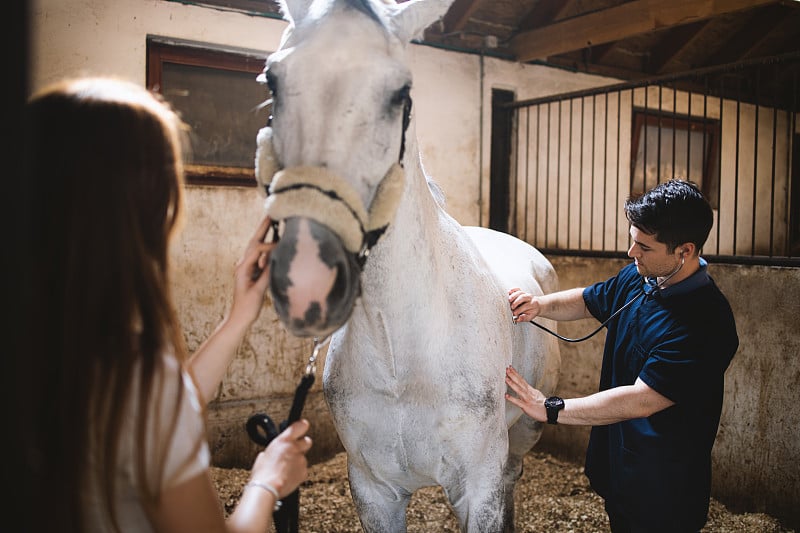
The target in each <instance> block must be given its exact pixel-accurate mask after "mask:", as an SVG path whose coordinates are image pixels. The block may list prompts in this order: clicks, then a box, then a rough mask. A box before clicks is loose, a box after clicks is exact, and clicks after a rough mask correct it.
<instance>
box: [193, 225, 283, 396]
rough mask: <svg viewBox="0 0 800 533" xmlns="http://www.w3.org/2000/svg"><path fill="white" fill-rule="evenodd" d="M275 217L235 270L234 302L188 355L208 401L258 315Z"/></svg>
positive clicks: (260, 230) (261, 229)
mask: <svg viewBox="0 0 800 533" xmlns="http://www.w3.org/2000/svg"><path fill="white" fill-rule="evenodd" d="M271 223H272V221H271V220H270V219H269V217H265V218H264V219H263V220H262V221H261V224H260V225H259V226H258V229H257V230H256V232H255V234H254V235H253V237H252V238H251V239H250V241H249V242H248V244H247V248H246V249H245V252H244V255H243V256H242V258H241V259H240V260H239V263H238V264H237V265H236V270H235V271H234V291H233V303H232V304H231V308H230V311H229V312H228V315H227V316H226V317H225V318H224V319H223V320H222V322H221V323H220V324H219V326H217V329H216V330H215V331H214V333H212V334H211V336H210V337H209V338H208V339H206V341H205V342H204V343H203V344H202V345H200V347H199V348H198V349H197V351H196V352H195V353H194V354H193V355H192V357H190V358H189V362H188V367H189V368H190V369H191V372H192V375H193V377H194V379H195V382H196V383H197V386H198V388H199V389H200V399H201V400H202V401H203V403H204V404H208V402H209V401H211V400H212V399H213V398H214V395H215V394H216V391H217V387H219V384H220V383H221V382H222V378H223V377H224V376H225V372H226V371H227V369H228V366H229V365H230V363H231V361H232V360H233V358H234V356H235V355H236V350H237V349H238V348H239V345H240V344H241V342H242V339H244V336H245V333H247V330H248V329H249V328H250V326H251V325H252V324H253V322H255V320H256V318H258V315H259V313H260V312H261V308H262V306H263V305H264V294H265V293H266V291H267V287H268V286H269V269H268V266H269V254H270V252H271V251H272V249H273V248H274V247H275V244H273V243H265V242H264V238H265V237H266V235H267V231H269V227H270V224H271Z"/></svg>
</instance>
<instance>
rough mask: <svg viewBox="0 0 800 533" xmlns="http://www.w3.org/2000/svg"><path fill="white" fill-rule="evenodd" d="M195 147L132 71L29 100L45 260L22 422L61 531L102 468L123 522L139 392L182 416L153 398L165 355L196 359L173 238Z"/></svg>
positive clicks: (33, 292) (141, 437) (28, 317)
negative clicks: (121, 474)
mask: <svg viewBox="0 0 800 533" xmlns="http://www.w3.org/2000/svg"><path fill="white" fill-rule="evenodd" d="M187 146H188V145H187V144H186V129H185V125H184V124H183V123H182V121H181V120H180V118H179V117H178V116H177V114H176V113H175V112H173V111H172V110H171V109H170V108H169V107H168V106H167V105H166V104H165V103H164V102H163V101H162V100H161V99H160V98H159V97H158V96H157V95H156V94H154V93H151V92H149V91H147V90H146V89H145V88H143V87H141V86H139V85H136V84H134V83H130V82H126V81H122V80H116V79H110V78H83V79H76V80H68V81H64V82H61V83H57V84H55V85H53V86H50V87H48V88H46V89H44V90H42V91H41V92H38V93H37V94H34V95H33V96H32V97H31V99H30V100H29V102H28V104H27V106H26V117H25V165H24V167H25V170H24V176H23V180H24V181H25V182H24V187H25V192H24V195H23V201H26V202H28V205H27V206H26V207H27V210H26V212H27V214H28V216H27V218H28V219H29V220H24V221H22V223H23V228H24V231H25V232H26V238H27V239H29V241H28V244H27V246H28V247H29V249H30V250H31V255H32V257H31V258H30V259H31V262H30V271H29V276H28V278H27V279H29V280H30V283H29V285H30V286H29V287H28V288H27V301H26V302H25V306H24V309H23V310H22V312H23V313H25V314H24V318H25V320H24V322H23V323H24V324H25V325H26V328H25V331H24V334H25V335H27V336H28V344H27V350H26V351H27V353H26V354H24V357H25V361H26V362H25V363H24V364H23V367H22V368H21V370H22V372H20V375H21V376H23V378H22V382H21V383H22V384H21V385H20V386H19V388H20V389H22V388H24V389H25V390H22V391H21V392H20V393H21V394H22V395H23V397H24V401H25V402H27V404H26V405H25V406H24V407H23V409H24V413H25V415H26V416H25V417H24V418H23V420H24V425H23V427H22V428H20V431H21V433H22V435H23V438H25V439H27V446H26V449H27V452H28V453H27V454H26V456H25V458H24V460H25V461H26V462H27V463H26V465H25V467H26V470H27V471H29V472H30V473H31V479H30V480H28V481H27V483H28V485H29V487H30V488H31V490H33V491H37V492H39V491H40V492H41V494H40V495H39V497H41V495H42V494H46V495H48V496H49V497H48V499H47V503H46V506H45V508H43V509H42V511H41V513H39V514H40V516H37V517H33V518H34V519H35V520H39V521H41V522H42V524H41V525H43V526H48V525H49V526H51V527H52V529H51V530H52V531H80V530H81V529H82V528H83V520H84V517H83V512H82V509H83V507H84V504H83V502H82V499H81V498H82V490H83V489H85V487H86V486H87V484H88V483H89V482H90V481H92V480H91V479H90V477H89V476H91V475H92V472H101V473H102V476H101V478H99V479H94V480H93V481H94V482H95V483H97V486H98V487H99V488H100V491H99V492H100V494H103V497H104V498H105V507H106V510H107V511H108V512H109V516H110V517H111V518H112V520H113V522H112V523H113V524H114V525H115V527H116V526H117V522H116V518H115V516H116V515H115V509H114V505H113V501H114V497H115V494H114V487H115V477H116V461H117V451H118V449H119V444H120V439H122V438H130V437H128V436H125V435H122V434H121V433H122V431H121V428H122V427H123V424H124V422H125V413H126V408H129V407H130V406H129V405H128V402H129V401H133V402H137V403H138V404H139V405H140V406H148V405H150V403H149V402H153V401H173V402H174V403H175V405H176V411H175V416H177V405H178V401H177V399H171V398H156V399H155V400H154V399H153V397H154V396H158V395H157V394H155V392H154V389H155V388H156V387H154V376H155V375H157V374H158V370H159V369H160V368H161V364H162V360H163V357H164V354H166V353H170V352H172V353H174V354H176V356H177V357H178V359H179V360H181V361H183V360H185V358H186V350H185V346H184V341H183V336H182V334H181V331H180V328H179V325H178V321H177V318H176V313H175V310H174V306H173V303H172V300H171V297H170V292H169V287H168V281H169V280H168V271H169V269H168V246H169V240H170V237H171V235H172V234H173V233H174V232H175V231H176V230H177V229H178V226H179V221H180V220H181V217H182V215H183V205H182V201H183V161H182V157H183V155H182V154H183V153H184V152H183V151H184V149H185V148H187ZM137 380H138V383H139V387H138V389H135V388H134V387H133V384H134V383H135V382H136V381H137ZM134 390H138V392H137V393H136V394H137V396H136V397H135V398H131V395H132V394H134V393H133V392H132V391H134ZM179 390H180V389H179ZM139 412H141V413H145V412H148V411H147V409H141V410H140V411H139ZM138 418H139V420H136V421H134V422H133V427H134V435H133V439H134V441H133V442H135V443H136V444H135V445H134V450H136V452H135V453H138V455H137V456H135V457H134V464H135V465H136V468H135V470H136V471H135V473H134V474H135V482H136V484H137V487H138V490H139V492H140V496H141V497H142V498H145V501H151V502H152V501H154V500H155V499H156V498H157V497H158V492H159V489H158V487H159V486H160V481H161V480H152V479H147V475H146V473H145V466H144V465H145V464H146V463H145V459H147V460H148V461H153V460H154V459H155V460H156V461H161V462H159V463H157V464H158V465H159V466H161V465H163V460H164V459H163V453H162V457H161V458H152V457H150V458H145V457H144V451H145V450H146V449H147V447H146V446H145V445H144V443H145V433H146V427H147V421H146V420H144V419H145V417H144V416H141V417H138ZM174 420H175V418H174V417H173V422H174ZM128 427H131V426H128ZM151 427H152V426H151ZM172 427H173V431H174V423H173V426H172ZM167 446H168V443H167V444H164V445H163V449H166V447H167ZM90 453H91V454H92V455H93V456H94V460H95V461H96V464H95V465H94V467H92V466H91V465H90V459H89V455H90ZM158 471H160V469H159V470H158Z"/></svg>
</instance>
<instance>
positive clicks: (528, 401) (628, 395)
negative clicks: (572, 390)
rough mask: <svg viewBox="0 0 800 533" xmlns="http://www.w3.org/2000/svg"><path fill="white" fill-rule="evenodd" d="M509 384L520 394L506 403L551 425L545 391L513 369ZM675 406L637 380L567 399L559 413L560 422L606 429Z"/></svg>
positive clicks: (511, 369)
mask: <svg viewBox="0 0 800 533" xmlns="http://www.w3.org/2000/svg"><path fill="white" fill-rule="evenodd" d="M506 384H507V385H508V386H509V387H511V389H512V390H513V391H514V393H515V394H516V396H514V395H511V394H506V400H508V401H509V402H511V403H512V404H514V405H516V406H518V407H519V408H521V409H522V410H523V411H525V414H527V415H528V416H530V417H531V418H533V419H534V420H538V421H539V422H547V412H546V410H545V408H544V400H545V396H544V394H542V392H541V391H539V390H537V389H534V388H533V387H531V386H530V385H529V384H528V382H527V381H525V379H524V378H523V377H522V376H521V375H519V373H518V372H517V371H516V370H514V368H513V367H508V368H507V369H506ZM674 404H675V402H673V401H672V400H670V399H669V398H667V397H666V396H664V395H662V394H660V393H658V392H656V391H655V390H654V389H652V388H650V387H649V386H648V385H647V384H646V383H645V382H644V381H642V380H641V379H637V380H636V382H635V383H634V384H633V385H624V386H621V387H614V388H613V389H608V390H604V391H601V392H597V393H595V394H591V395H589V396H584V397H583V398H570V399H565V400H564V409H562V410H561V411H560V412H559V414H558V423H559V424H569V425H575V426H603V425H606V424H613V423H615V422H621V421H623V420H631V419H634V418H645V417H648V416H650V415H652V414H655V413H657V412H659V411H662V410H664V409H666V408H667V407H670V406H672V405H674Z"/></svg>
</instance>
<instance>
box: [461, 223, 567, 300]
mask: <svg viewBox="0 0 800 533" xmlns="http://www.w3.org/2000/svg"><path fill="white" fill-rule="evenodd" d="M464 230H465V231H466V232H467V235H469V237H470V238H471V239H472V241H473V242H474V243H475V245H476V246H477V248H478V251H480V253H481V255H482V256H483V258H484V259H485V260H486V262H487V263H488V265H489V268H490V269H491V270H492V271H493V272H494V273H495V275H496V276H497V277H498V280H499V281H500V282H501V283H503V284H505V285H506V288H507V289H510V288H512V287H520V288H522V289H523V290H526V291H527V292H531V293H532V294H534V293H536V292H538V291H535V287H531V286H530V284H531V281H532V280H533V281H535V282H536V284H537V285H538V287H539V289H540V291H541V292H540V294H548V293H551V292H555V291H557V290H558V276H557V275H556V271H555V269H554V268H553V265H552V264H551V263H550V261H548V260H547V258H546V257H545V256H544V255H543V254H542V253H541V252H540V251H539V250H537V249H536V248H534V247H533V246H531V245H530V244H528V243H527V242H525V241H523V240H521V239H518V238H516V237H514V236H512V235H509V234H508V233H503V232H501V231H496V230H493V229H488V228H482V227H479V226H464Z"/></svg>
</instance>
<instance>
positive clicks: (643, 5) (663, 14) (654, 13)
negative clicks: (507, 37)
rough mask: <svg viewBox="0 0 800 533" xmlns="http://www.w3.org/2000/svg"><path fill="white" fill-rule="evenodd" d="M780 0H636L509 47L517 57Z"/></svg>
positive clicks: (531, 34)
mask: <svg viewBox="0 0 800 533" xmlns="http://www.w3.org/2000/svg"><path fill="white" fill-rule="evenodd" d="M778 1H779V0H672V1H665V0H635V1H633V2H628V3H626V4H621V5H619V6H616V7H612V8H609V9H604V10H602V11H597V12H594V13H589V14H587V15H581V16H578V17H573V18H570V19H567V20H563V21H559V22H556V23H555V24H551V25H549V26H545V27H543V28H538V29H534V30H530V31H525V32H521V33H519V34H517V35H516V36H515V37H514V38H513V39H512V40H511V44H510V48H511V50H512V51H513V53H514V54H515V55H516V57H517V60H518V61H522V62H525V61H532V60H534V59H545V58H547V57H549V56H553V55H558V54H563V53H566V52H571V51H574V50H579V49H581V48H585V47H587V46H596V45H599V44H604V43H608V42H612V41H618V40H621V39H625V38H627V37H631V36H634V35H639V34H642V33H646V32H649V31H653V30H658V29H663V28H668V27H671V26H678V25H681V24H688V23H691V22H698V21H700V20H704V19H707V18H710V17H714V16H717V15H723V14H725V13H732V12H735V11H741V10H745V9H751V8H753V7H758V6H761V5H768V4H775V3H777V2H778Z"/></svg>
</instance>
